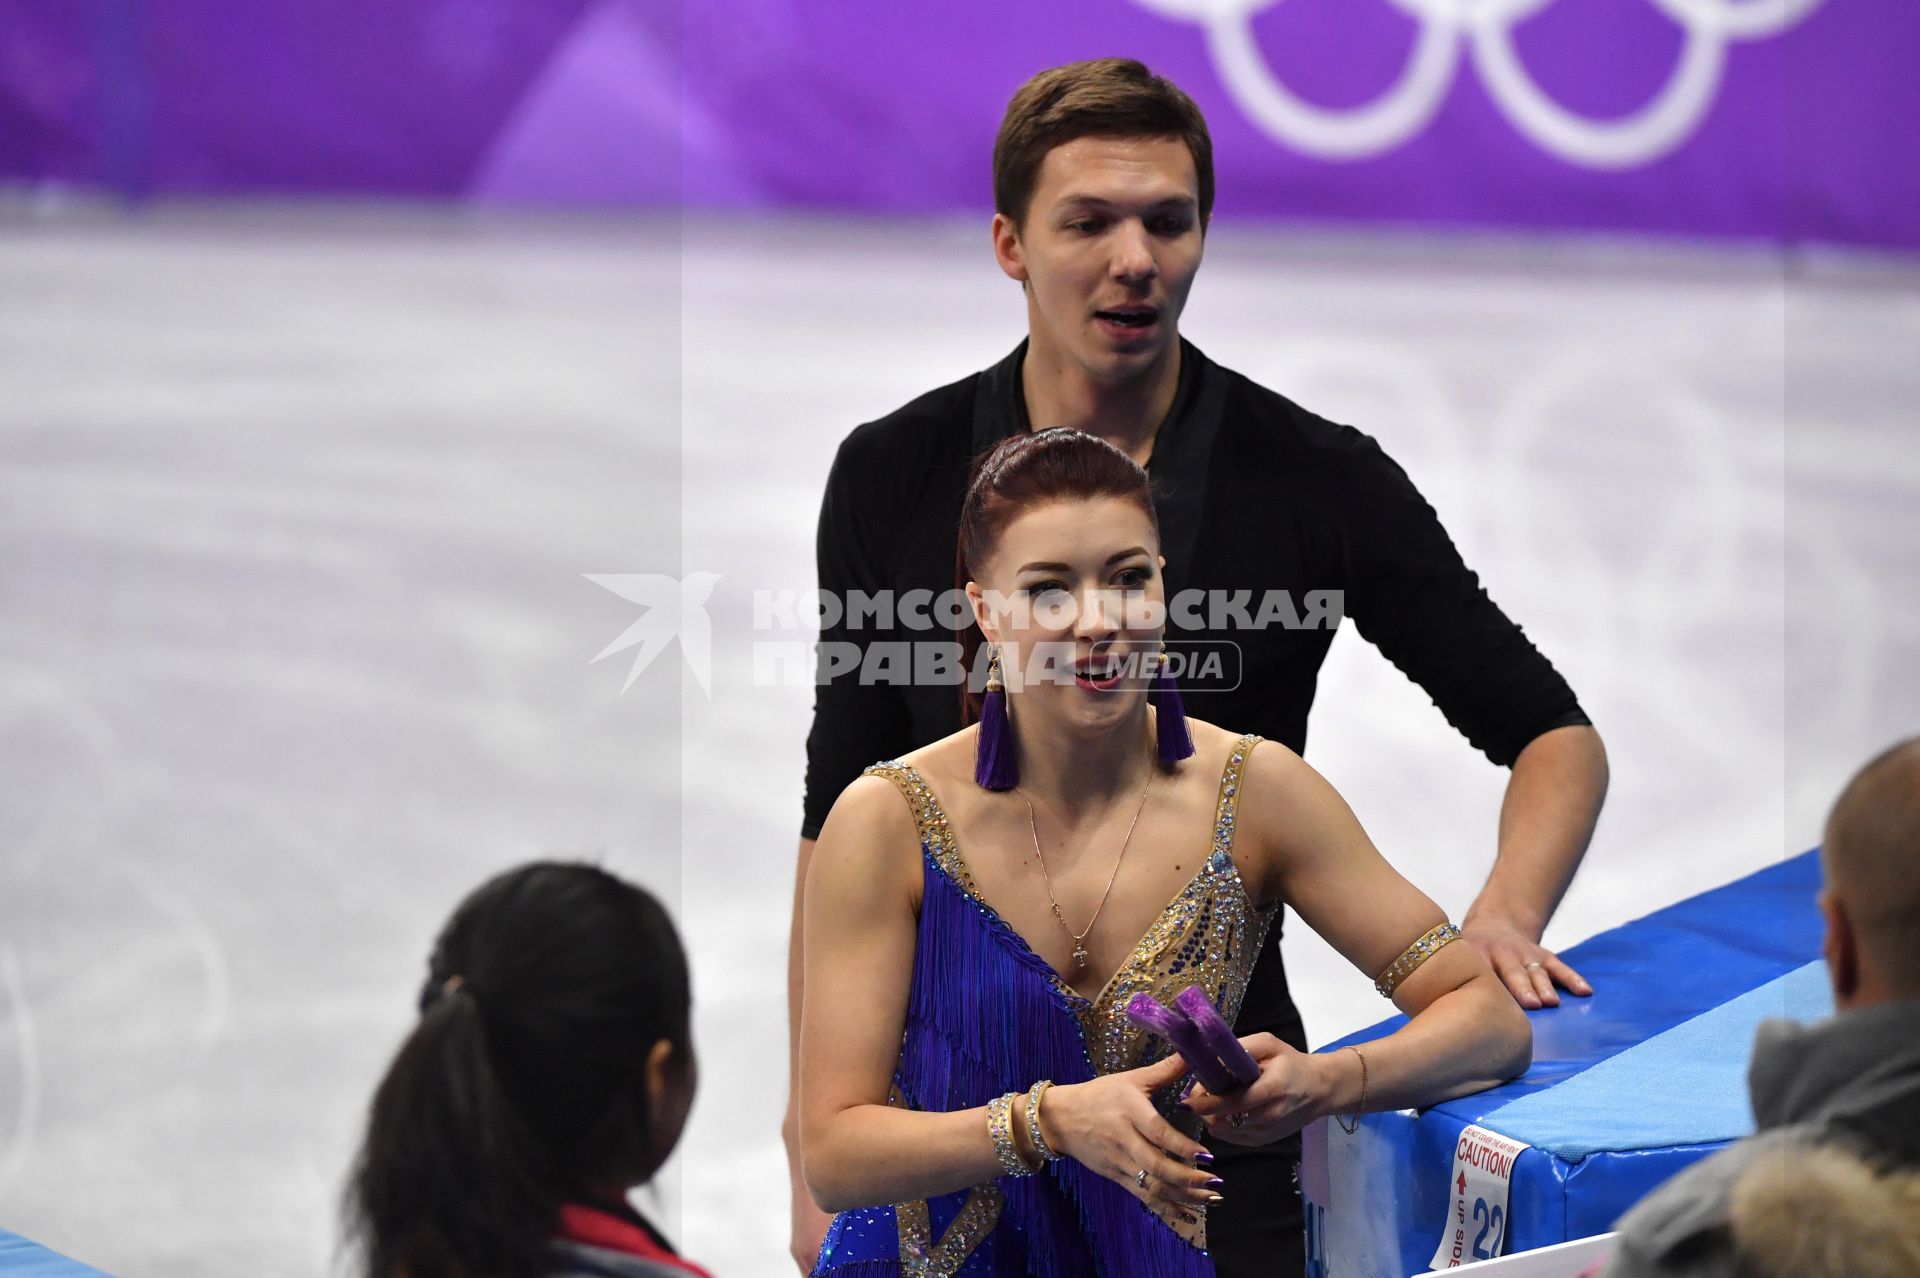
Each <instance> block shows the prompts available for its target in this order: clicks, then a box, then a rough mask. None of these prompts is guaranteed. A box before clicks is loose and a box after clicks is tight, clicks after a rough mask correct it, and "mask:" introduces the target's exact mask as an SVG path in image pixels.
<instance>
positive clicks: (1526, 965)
mask: <svg viewBox="0 0 1920 1278" xmlns="http://www.w3.org/2000/svg"><path fill="white" fill-rule="evenodd" d="M1520 966H1522V967H1529V968H1531V967H1544V966H1545V964H1543V963H1522V964H1521V965H1520Z"/></svg>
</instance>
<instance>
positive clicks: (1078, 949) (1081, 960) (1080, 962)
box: [1073, 942, 1093, 968]
mask: <svg viewBox="0 0 1920 1278" xmlns="http://www.w3.org/2000/svg"><path fill="white" fill-rule="evenodd" d="M1092 957H1093V956H1092V955H1091V954H1088V953H1087V947H1086V946H1085V945H1082V944H1080V943H1078V942H1076V943H1075V944H1074V947H1073V965H1074V967H1076V968H1081V967H1085V966H1086V965H1087V960H1088V959H1090V958H1092Z"/></svg>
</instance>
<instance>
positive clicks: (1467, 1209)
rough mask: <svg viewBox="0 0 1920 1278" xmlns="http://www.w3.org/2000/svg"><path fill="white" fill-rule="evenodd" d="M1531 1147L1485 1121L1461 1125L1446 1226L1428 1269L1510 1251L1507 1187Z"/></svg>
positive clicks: (1448, 1185)
mask: <svg viewBox="0 0 1920 1278" xmlns="http://www.w3.org/2000/svg"><path fill="white" fill-rule="evenodd" d="M1529 1148H1531V1146H1528V1145H1523V1144H1521V1143H1520V1142H1519V1141H1517V1140H1508V1139H1507V1138H1506V1137H1505V1136H1502V1135H1499V1134H1498V1133H1496V1132H1490V1131H1488V1130H1487V1129H1486V1128H1484V1127H1475V1126H1473V1125H1472V1124H1468V1125H1467V1126H1466V1128H1464V1129H1463V1130H1462V1131H1461V1133H1460V1140H1459V1143H1458V1144H1456V1145H1455V1146H1454V1147H1453V1171H1452V1174H1451V1175H1450V1176H1449V1178H1448V1184H1447V1198H1448V1202H1447V1226H1446V1228H1445V1229H1443V1230H1441V1231H1440V1245H1439V1247H1437V1248H1435V1249H1434V1253H1433V1263H1432V1264H1431V1265H1429V1266H1428V1268H1429V1269H1458V1268H1459V1267H1460V1266H1461V1265H1470V1264H1472V1263H1473V1262H1474V1261H1476V1260H1491V1259H1493V1258H1494V1257H1495V1256H1498V1255H1501V1254H1503V1253H1504V1252H1505V1251H1506V1246H1507V1190H1508V1188H1509V1187H1510V1186H1511V1185H1512V1184H1513V1165H1514V1163H1516V1162H1518V1161H1519V1159H1520V1152H1521V1151H1522V1150H1524V1149H1529Z"/></svg>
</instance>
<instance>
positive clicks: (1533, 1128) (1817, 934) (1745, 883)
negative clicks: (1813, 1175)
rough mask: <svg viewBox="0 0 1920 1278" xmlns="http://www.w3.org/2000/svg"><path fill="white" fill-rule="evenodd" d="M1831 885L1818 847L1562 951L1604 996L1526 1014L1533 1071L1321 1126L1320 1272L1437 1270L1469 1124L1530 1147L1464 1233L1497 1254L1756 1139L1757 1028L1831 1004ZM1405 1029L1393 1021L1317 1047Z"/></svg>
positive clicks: (1559, 1236) (1312, 1138) (1316, 1265)
mask: <svg viewBox="0 0 1920 1278" xmlns="http://www.w3.org/2000/svg"><path fill="white" fill-rule="evenodd" d="M1819 886H1820V867H1819V861H1818V858H1817V855H1816V854H1815V853H1813V852H1808V853H1804V854H1802V855H1800V856H1797V857H1794V858H1792V859H1791V860H1788V861H1785V862H1782V863H1781V864H1778V865H1774V866H1770V867H1768V868H1767V869H1764V870H1761V871H1760V872H1759V873H1757V874H1752V875H1749V876H1748V877H1746V878H1744V879H1740V880H1738V881H1736V882H1734V883H1730V884H1728V885H1726V886H1724V887H1720V888H1716V889H1714V890H1713V891H1710V892H1705V893H1702V894H1701V895H1699V896H1695V897H1691V898H1689V899H1687V900H1685V901H1681V902H1679V903H1678V904H1676V905H1672V906H1669V907H1667V908H1666V909H1663V910H1661V911H1659V912H1658V913H1655V914H1650V915H1648V916H1647V917H1645V918H1642V919H1637V920H1635V921H1634V922H1632V923H1628V924H1626V925H1624V926H1622V927H1618V928H1614V929H1613V930H1611V931H1608V932H1602V933H1600V934H1599V935H1597V936H1595V937H1593V938H1591V939H1590V940H1587V941H1585V942H1583V943H1581V944H1580V945H1577V946H1574V947H1573V948H1571V949H1569V950H1567V951H1566V952H1565V954H1564V957H1565V958H1566V960H1567V961H1568V962H1569V963H1571V964H1572V965H1573V966H1574V967H1575V968H1576V969H1578V970H1579V971H1580V973H1581V974H1582V975H1584V976H1585V977H1586V978H1587V979H1588V980H1589V981H1590V982H1591V983H1592V985H1593V988H1594V991H1595V992H1594V994H1593V996H1592V997H1591V998H1586V999H1580V998H1573V997H1571V996H1566V995H1563V996H1562V999H1561V1005H1560V1006H1559V1007H1558V1008H1544V1009H1542V1010H1540V1011H1537V1012H1529V1013H1528V1018H1529V1020H1531V1021H1532V1023H1533V1032H1534V1060H1533V1067H1532V1068H1531V1069H1529V1070H1528V1071H1527V1073H1526V1074H1525V1075H1524V1076H1523V1077H1521V1078H1519V1079H1516V1080H1515V1081H1513V1082H1511V1083H1508V1084H1506V1085H1505V1086H1503V1087H1497V1088H1494V1089H1492V1090H1490V1091H1485V1092H1479V1093H1476V1094H1475V1095H1472V1096H1464V1097H1461V1098H1460V1099H1458V1100H1452V1101H1446V1102H1444V1103H1442V1104H1440V1105H1436V1106H1434V1107H1433V1108H1432V1109H1429V1110H1425V1111H1421V1112H1419V1113H1415V1112H1413V1111H1402V1112H1398V1113H1385V1114H1369V1115H1366V1116H1365V1117H1364V1118H1363V1119H1362V1120H1361V1122H1360V1125H1359V1129H1358V1131H1357V1132H1355V1133H1354V1134H1353V1135H1351V1136H1350V1135H1348V1134H1347V1133H1345V1132H1343V1131H1340V1130H1338V1129H1335V1128H1334V1127H1333V1126H1332V1124H1330V1123H1327V1122H1324V1121H1323V1122H1319V1123H1315V1124H1313V1125H1312V1127H1310V1128H1309V1129H1308V1130H1307V1132H1306V1133H1305V1136H1306V1142H1305V1144H1306V1149H1305V1153H1304V1158H1303V1163H1302V1169H1301V1187H1302V1191H1303V1194H1304V1196H1305V1198H1306V1200H1307V1201H1306V1215H1307V1243H1308V1253H1309V1255H1308V1269H1309V1273H1311V1274H1314V1275H1319V1276H1320V1278H1404V1276H1405V1275H1409V1274H1417V1273H1423V1272H1425V1271H1426V1270H1427V1269H1428V1267H1429V1265H1430V1264H1431V1262H1432V1260H1433V1258H1434V1251H1435V1248H1436V1247H1437V1246H1438V1244H1439V1241H1440V1237H1441V1234H1442V1232H1443V1231H1444V1230H1445V1228H1446V1226H1447V1224H1448V1219H1447V1217H1448V1212H1449V1210H1450V1206H1451V1193H1450V1190H1451V1185H1450V1181H1449V1177H1450V1174H1451V1172H1452V1168H1453V1157H1454V1150H1455V1147H1456V1146H1457V1145H1458V1143H1459V1140H1460V1134H1461V1132H1462V1131H1463V1130H1464V1129H1465V1128H1466V1127H1467V1126H1468V1125H1469V1124H1472V1125H1475V1126H1478V1127H1481V1128H1484V1129H1486V1130H1488V1131H1492V1132H1496V1133H1498V1134H1500V1135H1502V1136H1506V1137H1508V1138H1510V1139H1512V1140H1517V1141H1520V1142H1523V1143H1524V1144H1526V1145H1529V1146H1531V1148H1529V1149H1527V1150H1524V1151H1522V1152H1521V1154H1520V1155H1519V1157H1518V1158H1517V1159H1515V1160H1514V1163H1513V1174H1512V1180H1511V1183H1510V1186H1509V1190H1508V1202H1507V1209H1506V1211H1505V1213H1504V1216H1498V1215H1493V1214H1490V1215H1488V1216H1486V1217H1483V1218H1481V1219H1480V1220H1479V1221H1478V1223H1477V1227H1476V1229H1474V1230H1472V1231H1470V1233H1471V1237H1470V1240H1469V1242H1470V1246H1471V1245H1472V1244H1476V1243H1477V1244H1478V1246H1479V1249H1480V1250H1481V1251H1482V1252H1484V1253H1485V1254H1488V1255H1491V1254H1511V1253H1513V1252H1515V1251H1523V1250H1531V1249H1532V1248H1535V1247H1545V1246H1549V1245H1551V1244H1553V1243H1558V1242H1565V1241H1568V1240H1570V1239H1575V1238H1585V1237H1589V1236H1591V1235H1593V1234H1598V1233H1604V1232H1606V1231H1607V1230H1610V1229H1612V1228H1613V1227H1614V1223H1615V1222H1616V1221H1617V1220H1618V1219H1619V1217H1620V1215H1621V1214H1622V1213H1623V1212H1624V1211H1626V1209H1627V1208H1628V1207H1630V1206H1632V1205H1633V1204H1634V1203H1635V1202H1637V1201H1639V1199H1640V1198H1641V1197H1643V1196H1644V1195H1645V1194H1646V1193H1647V1191H1648V1190H1650V1189H1652V1188H1653V1187H1654V1186H1656V1185H1658V1184H1660V1183H1661V1182H1663V1181H1665V1180H1666V1179H1667V1178H1668V1177H1670V1176H1672V1175H1673V1174H1674V1173H1675V1172H1678V1171H1680V1170H1681V1169H1683V1168H1685V1167H1687V1166H1688V1165H1690V1164H1692V1163H1694V1162H1696V1161H1697V1160H1699V1159H1700V1158H1702V1157H1705V1156H1706V1155H1708V1154H1710V1153H1712V1152H1714V1151H1715V1150H1718V1149H1721V1148H1724V1147H1725V1146H1726V1145H1727V1144H1728V1143H1729V1142H1731V1141H1734V1140H1737V1139H1739V1138H1740V1137H1742V1136H1746V1135H1748V1134H1750V1133H1751V1132H1752V1130H1753V1123H1752V1113H1751V1111H1750V1109H1749V1107H1748V1101H1747V1087H1746V1072H1747V1065H1748V1061H1749V1059H1750V1057H1751V1053H1752V1046H1753V1033H1754V1029H1755V1028H1756V1027H1757V1026H1758V1025H1759V1023H1760V1022H1761V1021H1763V1020H1765V1019H1767V1018H1769V1017H1775V1016H1787V1017H1791V1018H1793V1019H1795V1020H1800V1021H1810V1020H1817V1019H1819V1018H1821V1017H1823V1016H1826V1015H1828V1014H1830V1013H1831V1011H1832V998H1831V995H1830V993H1829V989H1828V984H1827V978H1826V972H1825V968H1824V966H1823V965H1822V964H1821V963H1820V962H1819V961H1818V959H1819V954H1820V945H1821V937H1822V924H1821V920H1820V916H1819V911H1818V909H1817V907H1816V905H1815V903H1814V898H1815V895H1816V893H1817V892H1818V890H1819ZM1405 1023H1406V1018H1405V1017H1403V1016H1396V1017H1393V1018H1391V1019H1389V1020H1386V1021H1382V1022H1381V1023H1380V1024H1378V1025H1375V1026H1373V1027H1371V1028H1369V1029H1366V1030H1362V1031H1360V1032H1359V1033H1357V1034H1352V1035H1349V1036H1348V1037H1346V1038H1343V1039H1341V1040H1339V1041H1338V1042H1335V1043H1331V1044H1329V1045H1327V1046H1326V1047H1324V1048H1322V1049H1321V1050H1322V1051H1328V1052H1331V1051H1337V1050H1339V1049H1340V1048H1341V1047H1343V1046H1345V1045H1346V1044H1348V1043H1357V1044H1364V1043H1366V1042H1367V1041H1368V1040H1370V1039H1376V1038H1380V1037H1382V1036H1384V1035H1386V1034H1390V1033H1392V1032H1393V1031H1394V1030H1396V1029H1398V1028H1399V1027H1400V1026H1402V1025H1404V1024H1405ZM1496 1226H1497V1228H1496ZM1496 1244H1497V1248H1498V1249H1497V1251H1496V1250H1495V1247H1496ZM1474 1258H1475V1256H1474V1255H1473V1254H1472V1252H1471V1251H1469V1254H1468V1255H1467V1256H1466V1257H1465V1259H1468V1260H1471V1259H1474ZM1482 1258H1484V1257H1482Z"/></svg>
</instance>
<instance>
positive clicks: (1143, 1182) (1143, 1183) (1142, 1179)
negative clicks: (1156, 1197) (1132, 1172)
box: [1133, 1167, 1147, 1190]
mask: <svg viewBox="0 0 1920 1278" xmlns="http://www.w3.org/2000/svg"><path fill="white" fill-rule="evenodd" d="M1133 1183H1134V1184H1135V1185H1137V1186H1138V1187H1139V1188H1140V1189H1142V1190H1145V1189H1146V1187H1147V1169H1146V1168H1144V1167H1142V1168H1141V1169H1140V1171H1139V1174H1138V1175H1136V1176H1135V1177H1134V1178H1133Z"/></svg>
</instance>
